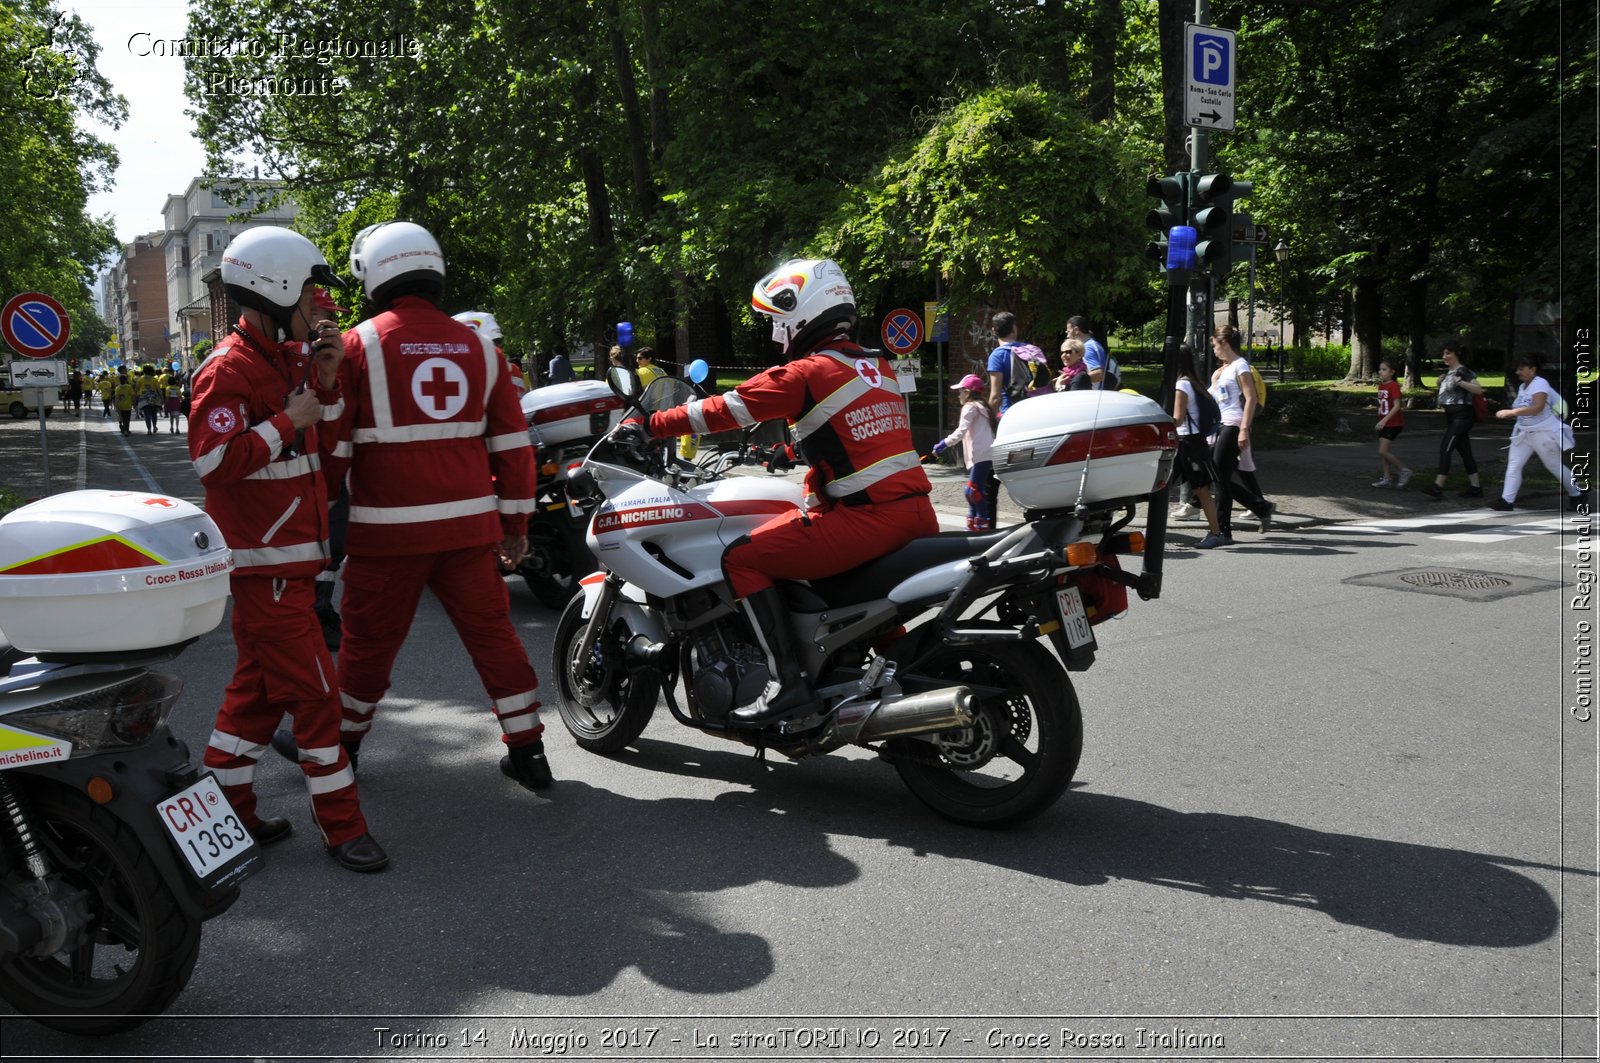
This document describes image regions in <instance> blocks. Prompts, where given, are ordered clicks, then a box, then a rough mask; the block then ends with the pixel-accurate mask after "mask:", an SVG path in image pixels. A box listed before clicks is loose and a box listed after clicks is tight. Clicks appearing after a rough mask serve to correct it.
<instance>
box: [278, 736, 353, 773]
mask: <svg viewBox="0 0 1600 1063" xmlns="http://www.w3.org/2000/svg"><path fill="white" fill-rule="evenodd" d="M339 744H340V745H342V746H344V755H345V756H346V757H348V758H349V759H350V770H351V771H355V770H356V760H357V758H358V757H360V755H361V747H360V746H354V745H351V744H350V743H349V742H340V743H339ZM267 745H269V746H271V747H272V751H273V752H274V753H276V754H278V756H280V757H282V758H283V759H284V760H287V761H290V762H291V763H294V764H298V763H300V747H299V746H298V745H296V744H295V740H294V734H293V733H292V732H290V731H286V730H282V729H280V730H277V731H274V732H272V737H271V738H270V739H268V740H267Z"/></svg>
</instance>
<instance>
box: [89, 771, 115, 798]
mask: <svg viewBox="0 0 1600 1063" xmlns="http://www.w3.org/2000/svg"><path fill="white" fill-rule="evenodd" d="M83 789H84V791H85V792H86V793H88V795H89V800H91V801H93V802H94V803H95V804H97V805H105V804H110V802H111V799H112V798H113V797H116V796H117V792H116V790H114V789H112V787H111V781H110V780H109V779H104V778H101V777H100V776H98V775H96V776H94V777H93V778H91V779H90V780H89V785H87V786H85V787H84V788H83Z"/></svg>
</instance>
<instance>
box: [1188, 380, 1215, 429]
mask: <svg viewBox="0 0 1600 1063" xmlns="http://www.w3.org/2000/svg"><path fill="white" fill-rule="evenodd" d="M1190 405H1191V407H1192V408H1191V409H1190V410H1189V413H1188V416H1189V417H1193V418H1194V420H1195V425H1196V428H1195V433H1196V434H1197V435H1198V436H1199V437H1200V438H1201V439H1210V438H1211V437H1212V436H1214V435H1216V433H1217V430H1218V429H1220V428H1221V427H1222V409H1221V408H1220V407H1219V406H1218V405H1217V400H1216V399H1215V398H1214V397H1213V396H1212V394H1211V392H1209V391H1207V390H1206V389H1205V388H1203V387H1201V386H1200V385H1199V383H1195V384H1194V402H1193V403H1191V404H1190Z"/></svg>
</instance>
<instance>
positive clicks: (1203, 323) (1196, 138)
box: [1184, 0, 1213, 367]
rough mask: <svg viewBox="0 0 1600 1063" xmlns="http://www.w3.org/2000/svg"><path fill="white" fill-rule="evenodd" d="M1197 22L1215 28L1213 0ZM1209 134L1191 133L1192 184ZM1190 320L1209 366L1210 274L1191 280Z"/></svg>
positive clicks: (1200, 2)
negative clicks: (1212, 12)
mask: <svg viewBox="0 0 1600 1063" xmlns="http://www.w3.org/2000/svg"><path fill="white" fill-rule="evenodd" d="M1194 21H1195V24H1196V25H1198V26H1209V25H1211V0H1194ZM1185 62H1187V60H1185ZM1208 146H1209V145H1208V144H1207V137H1206V131H1205V130H1204V129H1201V128H1200V127H1198V126H1196V127H1194V128H1193V129H1191V130H1189V172H1190V175H1191V176H1190V178H1189V180H1190V182H1191V183H1192V182H1195V181H1198V180H1199V179H1200V175H1201V174H1202V173H1205V171H1206V148H1207V147H1208ZM1189 291H1190V295H1189V317H1188V327H1187V328H1186V329H1185V330H1184V331H1185V334H1186V335H1187V336H1188V337H1189V340H1188V342H1189V346H1190V347H1192V348H1194V352H1195V354H1196V356H1198V357H1199V359H1200V363H1201V365H1203V366H1207V367H1209V366H1210V364H1211V362H1210V354H1211V345H1210V344H1208V343H1207V342H1206V334H1207V333H1209V332H1210V331H1211V307H1212V305H1213V300H1212V297H1211V276H1210V273H1209V271H1204V272H1202V271H1199V270H1197V271H1195V274H1194V278H1193V279H1192V280H1191V281H1190V289H1189Z"/></svg>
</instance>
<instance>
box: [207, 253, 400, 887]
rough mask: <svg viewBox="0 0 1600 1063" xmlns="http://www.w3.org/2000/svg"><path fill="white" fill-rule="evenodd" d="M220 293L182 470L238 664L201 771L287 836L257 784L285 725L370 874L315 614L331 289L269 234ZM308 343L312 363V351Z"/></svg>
mask: <svg viewBox="0 0 1600 1063" xmlns="http://www.w3.org/2000/svg"><path fill="white" fill-rule="evenodd" d="M222 283H223V286H224V287H225V288H226V289H227V292H228V294H229V295H230V296H232V297H233V298H234V299H235V300H237V301H238V303H239V305H240V307H241V311H240V316H239V323H238V325H236V326H235V327H234V330H233V332H232V333H231V334H230V335H228V336H227V338H225V339H224V340H223V341H222V342H221V343H219V344H218V345H217V349H216V350H215V351H214V352H213V353H212V355H211V356H210V357H209V358H207V359H206V360H205V363H204V364H203V365H202V366H201V367H200V369H199V371H198V372H197V373H196V374H195V381H194V394H193V399H192V405H191V407H190V410H191V412H190V418H189V456H190V458H191V460H192V461H193V462H194V467H195V471H196V472H197V473H198V474H199V476H200V482H201V484H202V485H204V487H205V489H206V512H208V513H210V514H211V516H212V519H214V520H215V521H216V522H217V527H218V528H219V529H221V531H222V534H223V536H224V538H225V539H226V540H227V542H228V545H229V546H230V547H232V548H233V559H234V564H235V568H234V571H233V573H232V575H231V576H230V577H229V589H230V591H231V592H232V595H233V637H234V643H235V645H236V647H237V651H238V659H237V663H236V664H235V667H234V673H233V679H232V680H231V681H230V682H229V683H228V686H227V689H226V690H225V691H224V693H223V698H222V708H221V709H220V710H219V711H218V713H217V722H216V727H215V729H214V730H213V731H212V733H211V740H210V742H208V743H207V745H206V751H205V766H206V767H208V768H210V769H212V770H213V771H214V772H215V773H216V776H217V781H218V782H219V783H220V784H221V785H222V788H223V792H224V793H225V794H227V796H228V800H229V801H230V802H231V803H232V804H233V807H234V808H235V809H236V810H237V811H238V813H239V816H240V818H242V819H243V820H244V822H245V825H246V826H247V827H249V829H250V830H251V832H252V833H253V834H254V835H255V837H256V839H257V840H258V841H260V842H262V843H264V844H270V843H272V842H275V841H278V840H279V839H281V838H283V837H285V836H287V835H288V833H289V831H290V823H289V821H288V820H287V819H266V820H263V819H262V818H261V817H260V816H259V815H258V814H257V812H256V795H255V789H254V785H253V783H254V779H255V767H256V761H257V760H258V759H259V758H260V756H261V754H262V752H263V751H264V750H265V749H266V746H267V741H268V739H269V738H271V736H272V732H273V730H274V729H275V728H276V727H277V725H278V723H279V721H281V720H282V719H283V717H284V715H285V714H290V715H292V716H293V717H294V737H295V739H296V742H297V744H298V746H299V757H298V759H299V764H300V769H301V771H302V772H303V773H304V774H305V779H306V786H307V788H308V789H309V790H310V791H311V809H312V814H313V815H314V816H315V817H316V821H317V825H318V827H320V828H321V830H322V834H323V840H324V842H325V843H326V845H327V846H328V851H329V852H330V853H331V854H332V855H333V857H334V859H335V860H337V861H338V862H339V863H340V864H341V865H342V866H344V867H347V868H349V869H350V870H352V871H377V870H379V869H380V868H382V867H384V866H385V865H386V864H388V862H389V858H388V855H387V854H385V853H384V851H383V849H382V847H381V846H379V845H378V843H377V841H376V840H374V839H373V837H372V835H371V834H370V833H368V831H367V823H366V820H365V818H363V816H362V814H361V805H360V801H359V799H358V797H357V794H356V782H355V772H354V771H353V770H352V768H351V765H350V762H349V759H348V757H347V756H346V755H345V750H344V747H343V746H342V745H341V744H340V742H339V699H338V695H337V693H336V692H335V684H336V683H337V681H338V676H337V674H336V673H335V671H334V667H333V659H332V658H331V657H330V656H329V654H328V648H327V646H326V645H324V644H323V640H322V629H321V626H320V625H319V624H318V622H317V617H316V614H315V612H314V611H313V608H312V600H313V596H314V585H315V579H316V576H317V573H318V572H319V571H320V570H321V569H322V567H323V564H324V563H325V562H326V561H327V559H328V502H329V501H330V499H331V497H332V496H333V495H336V494H337V493H338V492H337V485H338V483H339V480H338V478H337V477H336V476H334V477H329V476H327V475H326V474H325V473H324V471H323V466H324V464H325V463H326V462H327V461H328V460H329V457H330V455H331V451H332V448H333V444H334V441H335V439H336V433H334V432H332V431H325V430H324V426H331V423H332V422H336V421H337V419H338V418H339V417H340V415H341V413H342V398H341V392H340V387H339V379H338V369H339V363H340V361H341V360H342V359H343V357H344V347H343V345H342V344H341V343H340V341H339V332H338V328H337V327H336V326H335V325H334V324H333V323H332V322H331V321H327V320H321V321H318V320H317V319H316V318H314V317H313V314H314V313H315V307H314V304H313V300H314V296H315V291H316V285H317V284H337V283H338V278H336V277H335V276H334V274H333V271H332V270H331V269H330V268H329V267H328V263H327V261H326V260H325V259H324V258H323V257H322V253H321V252H320V251H318V250H317V249H316V247H315V246H314V245H313V244H312V243H311V241H310V240H307V239H306V238H305V237H304V236H301V235H300V234H299V233H295V232H291V231H289V230H288V229H283V228H279V227H278V226H273V225H263V226H259V227H257V228H253V229H246V230H245V231H244V232H243V233H241V234H239V236H237V237H235V238H234V240H233V242H232V243H231V244H229V245H228V248H227V250H226V251H225V252H224V253H223V258H222ZM320 316H321V315H320V314H319V315H317V317H320ZM314 335H315V336H317V337H318V338H317V343H316V347H315V349H314V350H313V348H312V347H311V345H310V344H309V343H308V342H306V341H307V340H309V339H310V338H311V337H312V336H314ZM285 337H286V338H287V339H288V340H289V341H291V342H288V343H284V342H282V339H283V338H285ZM330 487H331V490H330Z"/></svg>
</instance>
